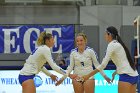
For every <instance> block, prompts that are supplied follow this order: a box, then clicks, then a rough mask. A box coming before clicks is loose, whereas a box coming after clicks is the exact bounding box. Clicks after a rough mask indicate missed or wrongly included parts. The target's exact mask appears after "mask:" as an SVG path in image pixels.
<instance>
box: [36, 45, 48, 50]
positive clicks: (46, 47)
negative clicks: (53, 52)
mask: <svg viewBox="0 0 140 93" xmlns="http://www.w3.org/2000/svg"><path fill="white" fill-rule="evenodd" d="M38 48H39V50H42V51H49V50H50V48H49V47H48V46H46V45H41V46H39V47H38Z"/></svg>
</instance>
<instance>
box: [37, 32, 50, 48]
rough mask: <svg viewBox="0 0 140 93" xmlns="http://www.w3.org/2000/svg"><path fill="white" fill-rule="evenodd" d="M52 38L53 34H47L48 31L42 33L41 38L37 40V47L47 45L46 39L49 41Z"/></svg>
mask: <svg viewBox="0 0 140 93" xmlns="http://www.w3.org/2000/svg"><path fill="white" fill-rule="evenodd" d="M50 38H52V34H50V33H46V31H44V32H41V34H40V36H39V37H38V39H37V45H38V46H40V45H46V39H47V40H49V39H50Z"/></svg>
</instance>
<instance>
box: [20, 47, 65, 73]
mask: <svg viewBox="0 0 140 93" xmlns="http://www.w3.org/2000/svg"><path fill="white" fill-rule="evenodd" d="M46 62H48V63H49V65H50V66H51V67H52V69H54V70H55V71H57V72H58V73H60V74H63V75H65V71H64V70H63V69H61V68H60V67H59V66H57V65H56V64H55V63H54V61H53V59H52V55H51V51H50V48H49V47H48V46H46V45H42V46H39V47H37V48H36V49H35V50H34V51H33V52H32V53H31V54H30V56H29V57H28V59H27V60H26V62H25V64H24V67H23V68H22V69H21V71H20V74H21V75H32V74H37V73H39V72H40V71H41V70H42V68H44V67H43V66H44V64H45V63H46ZM46 70H47V69H46ZM43 72H44V69H43Z"/></svg>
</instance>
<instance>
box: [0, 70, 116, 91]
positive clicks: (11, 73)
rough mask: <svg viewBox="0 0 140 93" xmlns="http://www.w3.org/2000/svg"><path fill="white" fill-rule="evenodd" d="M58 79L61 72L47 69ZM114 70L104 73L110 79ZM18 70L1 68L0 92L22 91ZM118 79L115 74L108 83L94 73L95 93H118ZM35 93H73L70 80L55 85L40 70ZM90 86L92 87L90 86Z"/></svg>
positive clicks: (36, 78)
mask: <svg viewBox="0 0 140 93" xmlns="http://www.w3.org/2000/svg"><path fill="white" fill-rule="evenodd" d="M49 71H50V72H51V73H53V74H54V75H56V76H58V79H60V78H61V77H62V75H61V74H59V73H57V72H55V71H53V70H49ZM114 71H115V70H104V72H105V74H106V75H107V76H108V77H109V78H110V79H111V78H112V73H113V72H114ZM18 75H19V70H2V71H0V93H11V92H12V93H22V87H21V85H20V84H19V81H18ZM118 79H119V76H118V75H116V76H115V78H114V81H113V82H112V83H110V84H108V83H107V81H106V80H105V79H104V78H103V76H101V74H100V73H97V74H96V75H95V93H118ZM34 83H35V86H36V93H74V89H73V85H72V80H71V79H70V78H66V79H65V80H64V81H63V82H62V84H61V85H59V86H55V82H53V81H52V80H51V78H50V77H49V76H46V75H45V74H44V73H42V72H40V73H39V74H37V75H36V76H35V78H34ZM91 88H92V87H91Z"/></svg>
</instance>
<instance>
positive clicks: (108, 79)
mask: <svg viewBox="0 0 140 93" xmlns="http://www.w3.org/2000/svg"><path fill="white" fill-rule="evenodd" d="M104 78H105V80H106V81H107V82H108V83H109V84H110V83H111V79H110V78H109V77H107V76H104Z"/></svg>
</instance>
